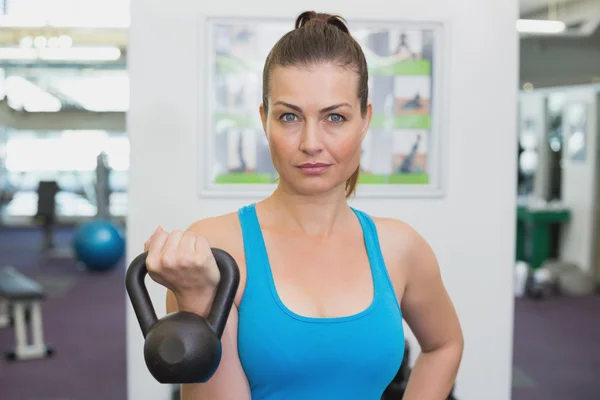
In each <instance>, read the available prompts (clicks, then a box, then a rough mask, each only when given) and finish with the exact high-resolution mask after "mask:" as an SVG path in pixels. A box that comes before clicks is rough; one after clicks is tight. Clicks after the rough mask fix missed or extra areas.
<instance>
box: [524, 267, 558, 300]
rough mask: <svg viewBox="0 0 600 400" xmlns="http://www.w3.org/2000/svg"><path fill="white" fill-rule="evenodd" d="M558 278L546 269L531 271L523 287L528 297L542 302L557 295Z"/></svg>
mask: <svg viewBox="0 0 600 400" xmlns="http://www.w3.org/2000/svg"><path fill="white" fill-rule="evenodd" d="M557 284H558V276H557V275H556V273H555V272H553V271H552V270H551V269H549V268H547V267H541V268H538V269H536V270H532V271H530V273H529V276H528V277H527V282H526V286H525V290H526V293H527V295H528V296H529V297H531V298H533V299H536V300H543V299H546V298H548V297H551V296H553V295H555V294H557V293H558V285H557Z"/></svg>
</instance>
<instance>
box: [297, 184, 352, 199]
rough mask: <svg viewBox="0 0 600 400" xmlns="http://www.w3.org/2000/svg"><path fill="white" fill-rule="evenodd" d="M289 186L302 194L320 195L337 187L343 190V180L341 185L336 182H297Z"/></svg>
mask: <svg viewBox="0 0 600 400" xmlns="http://www.w3.org/2000/svg"><path fill="white" fill-rule="evenodd" d="M290 187H291V189H292V190H293V191H294V192H296V193H298V194H300V195H303V196H322V195H324V194H328V193H331V192H333V191H335V190H338V189H339V188H342V191H343V190H344V188H345V182H344V184H343V185H341V186H340V184H339V183H337V182H302V183H301V182H297V183H296V184H294V185H290Z"/></svg>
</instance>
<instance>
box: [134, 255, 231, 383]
mask: <svg viewBox="0 0 600 400" xmlns="http://www.w3.org/2000/svg"><path fill="white" fill-rule="evenodd" d="M212 252H213V255H214V257H215V259H216V261H217V265H218V267H219V271H220V273H221V280H220V281H219V284H218V286H217V290H216V294H215V298H214V300H213V304H212V307H211V309H210V311H209V313H208V318H203V317H201V316H199V315H198V314H195V313H191V312H176V313H171V314H168V315H166V316H165V317H164V318H161V319H160V320H159V319H157V317H156V312H155V311H154V308H153V307H152V302H151V301H150V296H149V295H148V290H147V289H146V285H145V283H144V279H145V277H146V274H147V273H148V271H147V269H146V257H147V255H148V253H147V252H145V253H142V254H140V255H139V256H137V257H136V258H135V259H134V260H133V261H132V262H131V264H130V265H129V268H128V270H127V274H126V277H125V285H126V288H127V293H128V294H129V298H130V300H131V303H132V305H133V309H134V311H135V315H136V316H137V320H138V322H139V324H140V328H141V329H142V334H143V335H144V338H145V342H144V359H145V361H146V366H147V367H148V370H149V371H150V373H151V374H152V376H153V377H154V378H155V379H156V380H157V381H158V382H160V383H169V384H184V383H202V382H206V381H208V380H209V379H210V378H211V377H212V376H213V374H214V373H215V371H216V370H217V367H218V366H219V363H220V362H221V336H223V331H224V329H225V324H226V323H227V318H228V317H229V313H230V312H231V307H232V306H233V301H234V299H235V295H236V292H237V289H238V286H239V283H240V271H239V268H238V266H237V264H236V262H235V260H234V259H233V257H231V255H229V254H228V253H227V252H225V251H223V250H220V249H214V248H213V249H212Z"/></svg>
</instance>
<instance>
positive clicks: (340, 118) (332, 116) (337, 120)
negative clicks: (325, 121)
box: [328, 114, 346, 124]
mask: <svg viewBox="0 0 600 400" xmlns="http://www.w3.org/2000/svg"><path fill="white" fill-rule="evenodd" d="M328 118H329V121H331V122H333V123H334V124H339V123H340V122H344V121H345V120H346V118H344V117H343V116H341V115H340V114H330V115H329V117H328Z"/></svg>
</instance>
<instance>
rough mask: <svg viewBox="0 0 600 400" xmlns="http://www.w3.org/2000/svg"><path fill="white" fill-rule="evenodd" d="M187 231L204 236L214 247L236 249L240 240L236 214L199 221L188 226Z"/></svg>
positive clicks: (239, 228)
mask: <svg viewBox="0 0 600 400" xmlns="http://www.w3.org/2000/svg"><path fill="white" fill-rule="evenodd" d="M188 230H189V231H192V232H194V233H195V234H197V235H201V236H204V237H205V238H206V239H208V241H209V243H210V244H211V245H212V246H215V247H236V246H235V245H236V244H237V243H238V242H239V241H240V239H241V227H240V223H239V219H238V214H237V212H231V213H228V214H223V215H218V216H214V217H209V218H204V219H200V220H198V221H196V222H194V223H193V224H192V225H190V227H189V228H188ZM223 250H227V249H225V248H224V249H223Z"/></svg>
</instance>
